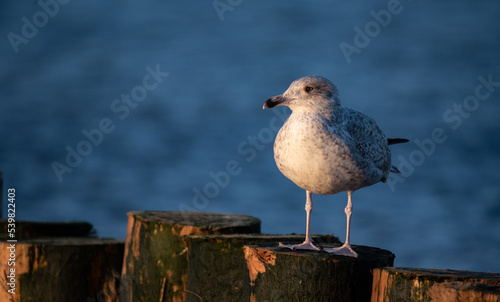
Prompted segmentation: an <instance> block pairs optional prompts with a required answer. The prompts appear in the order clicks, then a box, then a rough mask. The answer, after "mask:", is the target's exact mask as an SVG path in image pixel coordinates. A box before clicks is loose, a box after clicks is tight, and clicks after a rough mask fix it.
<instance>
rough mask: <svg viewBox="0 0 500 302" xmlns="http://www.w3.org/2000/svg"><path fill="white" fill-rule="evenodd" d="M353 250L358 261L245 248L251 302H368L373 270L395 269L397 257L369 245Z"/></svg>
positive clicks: (254, 247) (307, 253)
mask: <svg viewBox="0 0 500 302" xmlns="http://www.w3.org/2000/svg"><path fill="white" fill-rule="evenodd" d="M322 246H324V244H322ZM336 246H340V244H337V245H336ZM353 248H354V250H355V251H356V252H357V253H358V254H359V258H351V257H344V256H335V255H330V254H329V253H326V252H321V251H319V252H317V251H292V250H288V249H282V248H278V247H271V248H269V247H260V246H245V248H244V253H245V259H246V264H247V268H248V282H247V283H246V285H247V289H248V290H247V292H248V296H249V297H250V298H249V301H266V300H267V301H369V300H370V296H371V291H372V282H373V280H372V279H373V276H372V270H373V269H374V268H376V267H384V266H392V265H393V262H394V254H392V253H391V252H389V251H387V250H382V249H378V248H373V247H367V246H354V247H353Z"/></svg>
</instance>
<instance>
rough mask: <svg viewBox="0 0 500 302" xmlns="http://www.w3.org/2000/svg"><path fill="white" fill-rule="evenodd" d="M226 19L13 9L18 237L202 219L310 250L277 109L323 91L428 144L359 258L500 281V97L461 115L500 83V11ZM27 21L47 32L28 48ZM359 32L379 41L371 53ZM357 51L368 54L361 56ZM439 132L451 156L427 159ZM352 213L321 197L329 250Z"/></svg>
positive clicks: (366, 236) (2, 71)
mask: <svg viewBox="0 0 500 302" xmlns="http://www.w3.org/2000/svg"><path fill="white" fill-rule="evenodd" d="M220 2H222V3H226V2H225V1H220ZM220 2H211V1H205V2H193V1H148V2H144V1H142V2H139V1H137V2H136V1H124V2H116V3H110V2H100V1H78V0H72V1H68V3H66V4H58V6H57V9H56V6H55V5H54V4H52V6H51V7H49V8H50V10H51V12H52V14H53V15H54V16H50V17H47V18H45V19H44V17H43V16H44V13H43V9H42V7H41V6H40V5H39V4H37V2H35V1H22V2H21V1H2V2H1V4H0V28H1V31H0V33H1V35H0V38H1V40H0V56H1V60H0V66H1V68H0V78H1V82H0V170H1V171H3V173H4V178H5V185H4V192H3V196H4V199H5V198H6V192H5V191H6V190H5V188H6V187H15V188H16V190H17V218H18V219H22V220H37V221H66V220H86V221H89V222H90V223H92V224H93V225H94V226H95V227H96V228H97V231H98V235H99V236H105V237H117V238H124V237H125V233H126V223H127V216H126V213H127V212H128V211H132V210H190V209H191V210H193V209H194V210H202V211H212V212H232V213H241V214H247V215H253V216H256V217H258V218H260V219H262V231H263V232H266V233H291V232H295V233H304V231H305V212H304V202H305V193H304V191H303V190H302V189H300V188H298V187H296V186H295V185H294V184H293V183H292V182H291V181H289V180H288V179H286V178H285V177H284V176H283V175H281V173H280V172H279V171H278V169H277V168H276V166H275V164H274V160H273V154H272V143H273V140H274V136H275V130H276V127H280V125H281V123H282V120H281V119H280V116H282V115H283V114H285V115H287V114H289V111H283V109H282V108H276V109H273V110H262V104H263V103H264V101H265V100H266V99H267V98H269V97H271V96H274V95H277V94H281V93H282V92H283V91H285V90H286V89H287V87H288V85H289V84H290V82H291V81H293V80H294V79H296V78H299V77H302V76H305V75H311V74H318V75H322V76H325V77H327V78H329V79H331V80H332V81H333V82H334V83H335V84H336V85H337V86H338V88H339V90H340V96H341V100H342V102H343V105H345V106H348V107H352V108H355V109H358V110H360V111H362V112H364V113H366V114H368V115H370V116H372V117H373V118H374V119H375V120H376V121H377V122H378V123H379V125H380V127H381V128H382V129H383V130H384V131H385V133H386V134H387V135H388V136H389V137H406V138H408V139H410V140H411V142H410V143H407V144H404V145H397V146H393V147H392V150H393V163H394V164H395V165H399V166H401V163H402V162H405V161H407V162H409V163H410V165H411V167H406V168H407V169H406V170H404V169H403V170H404V171H405V173H403V174H402V175H400V177H401V178H398V179H397V180H395V179H392V180H393V181H394V182H393V185H392V187H391V186H390V185H389V184H376V185H374V186H371V187H368V188H364V189H362V190H360V191H357V192H355V193H354V195H353V202H354V214H353V219H352V234H351V239H352V242H353V243H354V244H362V245H372V246H377V247H381V248H385V249H389V250H391V251H392V252H394V253H395V254H396V256H397V258H396V262H395V265H397V266H410V267H427V268H432V267H435V268H451V269H467V270H479V271H493V272H500V261H498V256H499V255H500V187H499V184H500V183H499V180H500V176H499V172H498V170H499V168H500V159H499V153H500V144H499V134H500V133H499V132H500V131H499V126H500V121H499V114H500V102H499V101H500V87H498V86H497V87H493V86H492V87H493V88H492V89H493V91H489V90H485V89H484V88H482V90H480V92H481V93H483V94H484V93H486V92H490V94H489V95H488V97H485V98H484V100H478V102H476V103H474V102H473V101H472V102H471V103H470V104H469V108H473V110H470V111H464V113H465V114H461V113H459V112H458V111H454V108H457V107H454V106H458V105H463V104H464V100H465V99H466V98H467V97H468V96H470V95H472V96H474V95H475V93H476V87H477V86H478V85H480V84H481V82H480V81H479V80H478V77H481V76H482V77H483V78H485V79H486V80H488V77H491V78H492V80H493V81H496V82H500V56H499V53H500V31H499V28H500V19H499V18H498V16H499V15H500V3H499V2H498V1H475V2H472V1H451V0H448V1H439V3H436V2H435V1H434V2H432V1H416V0H415V1H401V2H400V3H399V5H397V6H396V7H397V13H390V15H389V16H390V20H389V17H387V16H388V15H387V14H385V15H384V13H381V12H380V11H381V10H386V11H387V10H388V8H387V7H388V5H393V4H394V3H395V2H394V1H366V2H364V3H343V2H340V1H321V0H315V1H307V2H304V1H280V2H278V1H273V2H270V1H245V0H243V1H232V2H231V3H232V4H233V6H230V8H231V10H226V11H222V12H221V11H219V13H218V12H217V10H216V8H215V7H214V3H220ZM42 3H45V2H42ZM51 3H56V2H51ZM391 3H393V4H391ZM226 8H227V7H226ZM371 11H374V13H371ZM40 12H42V13H40ZM374 15H378V16H381V17H380V18H385V19H382V20H385V21H383V22H384V24H383V25H381V24H380V21H379V22H377V21H376V18H375V17H374ZM45 16H48V15H47V14H45ZM23 18H26V19H23ZM33 18H35V19H36V18H38V19H36V20H35V21H33ZM25 20H28V22H38V25H41V26H37V27H36V28H37V32H36V34H33V33H31V34H32V35H33V36H32V37H31V38H29V39H27V43H21V44H18V45H17V46H15V43H14V44H13V43H11V42H10V41H9V35H10V37H12V34H10V33H13V34H16V35H22V34H23V33H22V30H23V26H25V25H24V24H25V23H26V22H25ZM35 26H36V25H35ZM356 27H357V28H359V29H360V30H361V31H362V32H364V33H365V34H366V31H367V30H368V31H369V33H370V36H366V37H365V38H364V39H363V38H362V37H358V38H357V40H356V36H357V35H359V34H358V33H357V31H356V30H355V28H356ZM26 30H28V29H25V31H26ZM27 33H28V34H29V32H27ZM25 42H26V41H25ZM356 42H357V44H356ZM341 43H346V44H349V45H352V46H353V47H356V45H358V46H359V47H357V50H356V52H355V53H352V54H351V55H350V56H346V55H345V54H344V53H343V51H342V49H341V47H340V45H341ZM13 45H14V46H13ZM344 45H345V44H344ZM16 47H17V48H18V49H17V50H18V51H17V53H16V51H15V48H16ZM348 59H350V62H348ZM147 66H150V67H151V68H153V69H154V68H156V67H157V66H158V67H159V69H160V70H161V71H162V72H168V73H169V75H168V77H166V78H164V80H163V81H162V82H161V83H159V84H158V86H157V87H156V88H155V89H152V90H150V91H147V95H146V96H145V98H144V100H142V101H141V102H137V106H136V107H135V108H129V109H130V111H129V114H128V115H127V116H126V117H125V118H123V119H120V116H121V113H117V112H114V111H113V110H112V103H113V102H114V101H115V100H116V99H118V100H120V99H121V96H122V94H130V93H131V92H132V91H133V90H134V89H136V92H137V91H138V90H137V89H138V88H136V87H138V86H141V85H142V83H143V78H144V77H145V76H146V75H147V74H148V71H147V70H146V68H147ZM151 83H153V82H152V81H151ZM470 100H473V99H469V101H470ZM471 106H472V107H471ZM449 110H451V111H449ZM283 112H284V113H283ZM465 116H466V117H465ZM103 119H109V120H110V121H111V123H112V126H113V127H114V128H113V131H111V132H110V133H105V134H103V137H102V142H100V144H98V145H97V146H92V149H91V150H87V151H88V153H89V154H88V155H87V156H84V157H82V160H81V163H79V164H78V165H77V166H76V167H74V168H73V170H72V172H67V173H64V174H63V175H62V181H59V180H58V177H57V176H56V173H55V172H54V169H53V167H52V164H53V163H54V162H55V161H56V162H59V163H61V164H67V163H66V159H65V157H66V156H67V153H68V151H67V148H68V146H69V147H70V148H73V149H76V148H77V146H78V144H79V143H81V142H82V141H85V140H86V137H85V136H84V135H83V134H82V131H83V130H87V131H91V130H92V129H95V128H98V127H99V123H100V122H101V120H103ZM438 128H439V129H442V130H437V131H441V133H442V135H441V136H440V137H441V139H443V137H446V139H445V140H444V141H442V142H440V143H435V147H434V148H431V146H430V144H428V145H427V147H428V150H427V153H424V152H422V151H419V150H421V149H420V148H419V146H418V144H416V142H415V140H420V141H425V142H427V143H428V142H429V139H432V132H433V131H436V130H435V129H438ZM228 163H230V164H229V165H230V166H231V165H232V170H231V171H232V172H233V174H234V175H230V177H229V178H228V179H225V178H223V177H222V176H221V175H222V174H224V173H220V171H225V170H226V168H227V165H228ZM235 165H237V166H236V167H235ZM230 168H231V167H230ZM211 172H212V175H213V174H218V175H219V176H220V177H222V178H221V179H219V183H217V182H215V181H214V180H213V177H211V176H210V175H211ZM197 190H198V191H199V192H202V193H201V194H204V199H202V198H201V197H196V193H195V192H198V191H197ZM346 200H347V196H346V194H345V193H340V194H337V195H334V196H317V195H315V196H313V201H314V210H313V216H312V224H311V229H312V232H313V233H334V234H336V235H338V236H339V237H340V238H341V239H342V240H343V239H344V236H345V214H344V211H343V209H344V207H345V204H346ZM3 207H4V211H3V212H4V217H5V202H4V206H3Z"/></svg>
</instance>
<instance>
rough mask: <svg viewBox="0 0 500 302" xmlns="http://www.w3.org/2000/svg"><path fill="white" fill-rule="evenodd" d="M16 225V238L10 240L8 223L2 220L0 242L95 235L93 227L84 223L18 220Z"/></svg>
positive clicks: (0, 221) (0, 222)
mask: <svg viewBox="0 0 500 302" xmlns="http://www.w3.org/2000/svg"><path fill="white" fill-rule="evenodd" d="M15 224H16V227H15V238H9V237H8V235H9V234H10V233H8V231H7V225H8V221H7V220H6V219H0V230H1V232H0V240H7V239H17V240H21V239H31V238H43V237H89V236H92V235H94V233H95V231H94V229H93V227H92V225H91V224H90V223H88V222H83V221H70V222H36V221H22V220H16V222H15Z"/></svg>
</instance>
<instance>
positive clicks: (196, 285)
mask: <svg viewBox="0 0 500 302" xmlns="http://www.w3.org/2000/svg"><path fill="white" fill-rule="evenodd" d="M185 239H186V242H187V245H188V250H189V255H188V257H189V260H188V274H187V285H186V288H187V289H186V301H188V302H198V301H248V300H249V298H250V297H249V293H248V292H247V290H246V289H245V282H249V281H248V280H249V276H248V270H247V265H246V261H245V255H244V253H243V247H244V246H245V245H251V244H260V245H268V246H276V245H278V242H302V241H303V240H304V235H268V234H252V235H245V234H235V235H195V236H186V238H185ZM313 239H314V240H315V242H316V243H318V244H320V245H321V244H324V243H339V240H338V238H337V237H335V236H327V235H321V236H318V235H313Z"/></svg>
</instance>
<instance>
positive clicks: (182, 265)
mask: <svg viewBox="0 0 500 302" xmlns="http://www.w3.org/2000/svg"><path fill="white" fill-rule="evenodd" d="M128 215H129V221H128V230H127V239H126V242H125V256H124V260H123V261H124V262H123V269H122V277H121V286H120V301H127V302H128V301H160V302H161V301H184V299H185V289H186V279H187V261H188V260H187V259H188V258H187V256H188V253H187V251H188V248H187V245H186V242H185V239H184V236H185V235H203V234H233V233H260V220H259V219H257V218H254V217H250V216H245V215H237V214H224V213H205V212H160V211H147V212H130V213H128Z"/></svg>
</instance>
